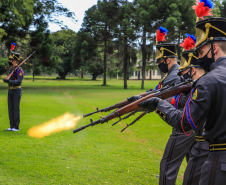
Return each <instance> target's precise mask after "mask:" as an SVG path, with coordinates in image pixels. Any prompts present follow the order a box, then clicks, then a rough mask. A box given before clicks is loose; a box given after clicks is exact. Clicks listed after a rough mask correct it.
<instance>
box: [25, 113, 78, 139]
mask: <svg viewBox="0 0 226 185" xmlns="http://www.w3.org/2000/svg"><path fill="white" fill-rule="evenodd" d="M81 118H82V116H78V117H74V115H73V114H70V113H65V114H64V115H62V116H60V117H58V118H54V119H52V120H51V121H49V122H46V123H43V124H42V125H39V126H35V127H32V128H30V129H29V130H28V135H29V136H31V137H35V138H43V137H45V136H49V135H50V134H52V133H56V132H61V131H63V130H69V129H72V128H74V127H75V126H76V124H77V122H78V121H79V120H80V119H81Z"/></svg>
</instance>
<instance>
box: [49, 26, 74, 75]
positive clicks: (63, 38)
mask: <svg viewBox="0 0 226 185" xmlns="http://www.w3.org/2000/svg"><path fill="white" fill-rule="evenodd" d="M50 38H51V39H53V43H54V46H53V56H58V58H57V59H56V60H55V61H60V62H58V64H57V65H56V64H55V67H54V68H56V71H57V72H58V74H59V76H60V78H61V79H65V77H66V75H67V74H68V73H69V72H71V65H72V57H73V50H74V46H75V40H76V33H75V32H74V31H72V30H66V29H62V30H60V31H57V32H55V33H52V34H51V35H50Z"/></svg>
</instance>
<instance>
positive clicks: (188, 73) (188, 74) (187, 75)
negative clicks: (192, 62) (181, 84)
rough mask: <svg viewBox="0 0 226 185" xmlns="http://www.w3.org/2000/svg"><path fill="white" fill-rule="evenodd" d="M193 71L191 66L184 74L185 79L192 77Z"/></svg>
mask: <svg viewBox="0 0 226 185" xmlns="http://www.w3.org/2000/svg"><path fill="white" fill-rule="evenodd" d="M191 73H192V68H190V69H189V71H188V72H187V73H185V74H184V75H183V78H184V79H185V80H187V79H192V76H193V75H191Z"/></svg>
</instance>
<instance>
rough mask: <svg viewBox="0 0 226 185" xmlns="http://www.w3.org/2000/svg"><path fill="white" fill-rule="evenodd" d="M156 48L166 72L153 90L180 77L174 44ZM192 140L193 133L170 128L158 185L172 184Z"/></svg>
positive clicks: (160, 63)
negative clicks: (187, 134)
mask: <svg viewBox="0 0 226 185" xmlns="http://www.w3.org/2000/svg"><path fill="white" fill-rule="evenodd" d="M156 49H157V56H156V59H157V63H158V67H159V70H160V71H161V72H163V73H166V76H165V77H164V78H163V80H162V81H160V82H159V84H158V85H157V86H156V88H155V90H158V89H160V88H162V87H165V86H167V85H168V86H170V85H171V84H172V83H174V84H177V83H180V82H181V78H180V77H179V76H178V75H177V73H178V69H179V67H180V66H179V64H178V63H177V53H176V45H175V44H171V43H162V44H158V45H157V46H156ZM140 98H141V97H139V96H133V97H131V98H128V101H136V100H138V99H140ZM171 106H172V105H171ZM183 106H184V105H183ZM194 142H195V135H194V133H192V134H191V135H190V136H189V137H187V136H186V135H184V133H180V132H178V131H177V130H176V129H173V130H172V134H171V135H170V137H169V140H168V142H167V144H166V148H165V151H164V155H163V157H162V160H161V163H160V179H159V184H160V185H171V184H172V185H174V184H175V183H176V179H177V174H178V171H179V168H180V165H181V163H182V161H183V159H184V157H185V156H186V154H187V152H188V151H189V148H190V147H191V146H192V145H193V144H194Z"/></svg>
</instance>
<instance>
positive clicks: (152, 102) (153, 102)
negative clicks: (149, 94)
mask: <svg viewBox="0 0 226 185" xmlns="http://www.w3.org/2000/svg"><path fill="white" fill-rule="evenodd" d="M160 100H161V99H160V98H157V97H153V98H150V99H147V100H145V101H143V102H141V103H139V106H140V107H143V110H147V111H149V112H153V111H155V109H156V107H157V106H158V103H159V101H160Z"/></svg>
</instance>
